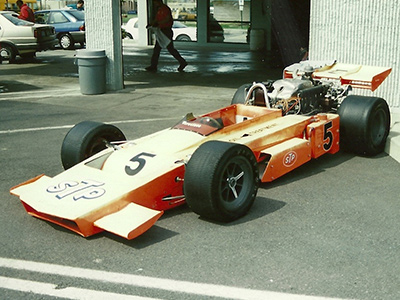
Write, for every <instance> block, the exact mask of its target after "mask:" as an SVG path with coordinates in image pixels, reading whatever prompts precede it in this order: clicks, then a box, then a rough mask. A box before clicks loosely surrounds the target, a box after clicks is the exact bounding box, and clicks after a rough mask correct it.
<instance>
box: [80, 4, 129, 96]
mask: <svg viewBox="0 0 400 300" xmlns="http://www.w3.org/2000/svg"><path fill="white" fill-rule="evenodd" d="M85 23H86V48H87V49H103V50H106V55H107V63H106V84H107V90H110V91H116V90H121V89H123V88H124V79H123V64H122V38H121V10H120V1H116V0H96V1H85Z"/></svg>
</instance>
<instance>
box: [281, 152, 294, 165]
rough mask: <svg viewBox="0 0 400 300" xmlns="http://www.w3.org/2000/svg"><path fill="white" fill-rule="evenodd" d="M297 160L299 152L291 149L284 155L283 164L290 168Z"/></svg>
mask: <svg viewBox="0 0 400 300" xmlns="http://www.w3.org/2000/svg"><path fill="white" fill-rule="evenodd" d="M296 160H297V153H296V152H295V151H290V152H288V153H286V154H285V156H284V157H283V165H284V166H285V167H287V168H290V167H291V166H293V165H294V163H295V162H296Z"/></svg>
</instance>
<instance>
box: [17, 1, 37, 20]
mask: <svg viewBox="0 0 400 300" xmlns="http://www.w3.org/2000/svg"><path fill="white" fill-rule="evenodd" d="M16 4H17V6H18V7H19V9H20V13H19V16H18V18H19V19H21V20H26V21H29V22H35V17H34V15H33V11H32V9H31V8H30V7H29V6H28V5H26V4H25V3H24V2H22V0H18V1H17V2H16Z"/></svg>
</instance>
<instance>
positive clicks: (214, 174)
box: [184, 141, 259, 222]
mask: <svg viewBox="0 0 400 300" xmlns="http://www.w3.org/2000/svg"><path fill="white" fill-rule="evenodd" d="M258 183H259V179H258V166H257V161H256V159H255V157H254V154H253V152H252V151H251V150H250V149H249V148H248V147H246V146H244V145H241V144H234V143H227V142H221V141H209V142H206V143H204V144H202V145H201V146H200V147H199V148H198V149H197V150H196V151H195V152H194V153H193V155H192V157H191V159H190V160H189V162H188V164H187V166H186V172H185V181H184V191H185V198H186V202H187V204H188V205H189V207H190V208H191V209H192V210H193V211H194V212H195V213H197V214H199V215H200V216H202V217H204V218H208V219H212V220H216V221H223V222H229V221H233V220H236V219H238V218H240V217H242V216H243V215H245V214H246V213H247V212H248V210H249V209H250V207H251V206H252V204H253V202H254V199H255V197H256V194H257V190H258Z"/></svg>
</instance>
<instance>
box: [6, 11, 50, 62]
mask: <svg viewBox="0 0 400 300" xmlns="http://www.w3.org/2000/svg"><path fill="white" fill-rule="evenodd" d="M56 44H57V39H56V34H55V30H54V27H53V26H48V25H39V24H35V23H32V22H27V21H25V20H21V19H18V14H16V13H15V12H13V11H0V61H1V60H8V61H9V62H13V61H14V60H15V57H16V56H17V55H19V56H21V57H33V56H34V55H35V53H36V52H38V51H43V50H48V49H52V48H53V47H54V46H55V45H56Z"/></svg>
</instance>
